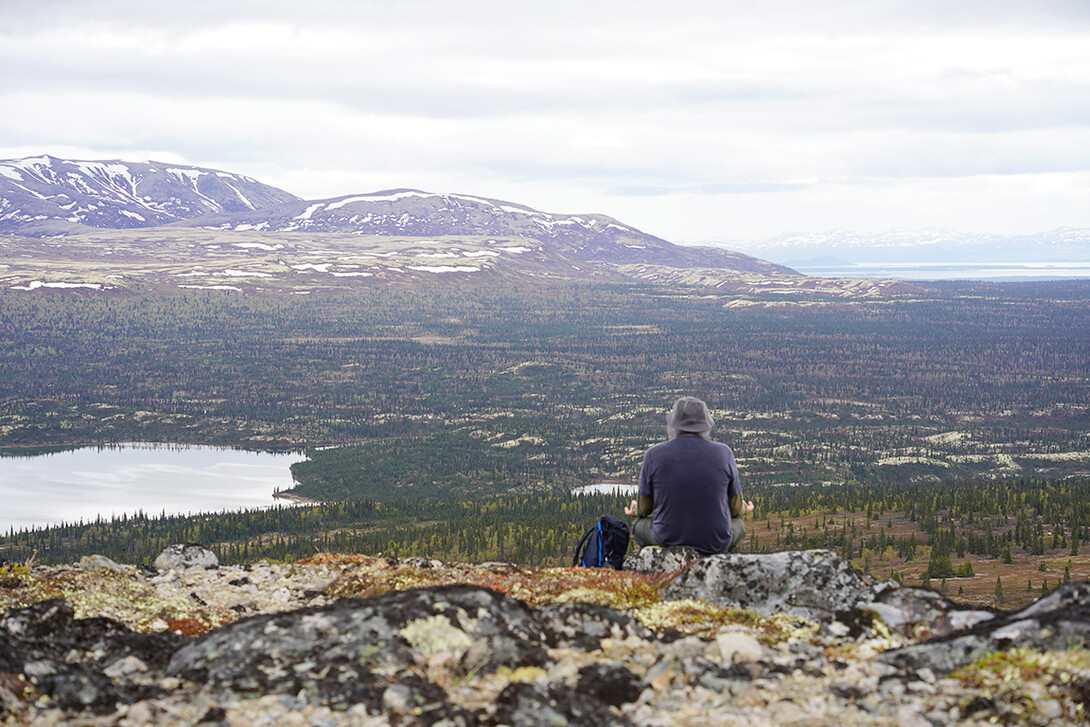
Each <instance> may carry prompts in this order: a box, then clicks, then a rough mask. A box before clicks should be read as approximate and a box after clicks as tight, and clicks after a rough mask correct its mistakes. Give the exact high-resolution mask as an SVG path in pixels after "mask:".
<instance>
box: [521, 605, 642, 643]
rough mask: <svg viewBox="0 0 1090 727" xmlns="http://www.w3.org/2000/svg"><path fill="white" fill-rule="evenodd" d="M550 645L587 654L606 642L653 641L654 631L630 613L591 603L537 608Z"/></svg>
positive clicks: (539, 619) (538, 616)
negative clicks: (607, 640)
mask: <svg viewBox="0 0 1090 727" xmlns="http://www.w3.org/2000/svg"><path fill="white" fill-rule="evenodd" d="M537 618H538V621H539V622H540V623H541V625H542V627H543V628H544V630H545V634H546V638H547V639H548V644H549V646H553V647H556V646H574V647H575V648H578V649H582V650H584V651H592V650H594V649H597V648H599V646H600V645H601V641H602V639H605V638H612V639H626V638H628V637H629V636H636V637H637V638H641V639H649V638H652V634H651V632H650V631H649V630H648V629H647V627H646V626H644V625H643V624H641V623H640V622H639V621H637V620H636V619H635V618H633V617H632V616H631V615H630V614H627V613H625V612H624V611H618V610H617V609H614V608H608V607H606V606H596V605H594V604H590V603H561V604H547V605H545V606H541V607H539V608H538V609H537Z"/></svg>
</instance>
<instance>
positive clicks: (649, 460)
mask: <svg viewBox="0 0 1090 727" xmlns="http://www.w3.org/2000/svg"><path fill="white" fill-rule="evenodd" d="M640 494H641V495H644V496H645V497H650V498H651V501H652V502H654V504H655V510H654V513H653V515H652V520H651V534H652V535H654V536H655V540H657V541H659V542H660V543H662V544H663V545H689V546H692V547H694V548H696V549H697V550H699V551H701V552H704V553H718V552H720V551H721V550H723V549H724V548H726V547H727V546H728V545H730V541H731V536H732V535H733V532H732V529H731V525H730V505H729V504H728V500H727V498H728V497H730V496H731V495H740V494H742V487H741V485H740V484H739V482H738V465H737V464H736V463H735V461H734V452H732V451H731V448H730V447H728V446H727V445H725V444H722V443H721V442H711V441H709V440H707V439H704V438H702V437H699V436H692V435H679V436H677V437H676V438H674V439H672V440H670V441H668V442H663V443H662V444H656V445H655V446H653V447H651V449H649V450H647V454H646V455H644V458H643V468H642V469H641V470H640Z"/></svg>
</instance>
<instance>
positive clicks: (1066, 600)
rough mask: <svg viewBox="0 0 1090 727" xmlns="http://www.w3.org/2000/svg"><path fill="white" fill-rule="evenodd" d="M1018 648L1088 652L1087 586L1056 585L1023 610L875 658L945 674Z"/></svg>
mask: <svg viewBox="0 0 1090 727" xmlns="http://www.w3.org/2000/svg"><path fill="white" fill-rule="evenodd" d="M1017 647H1032V648H1037V649H1045V650H1053V649H1070V648H1087V647H1090V583H1088V582H1086V581H1083V582H1080V583H1070V584H1066V585H1063V586H1060V587H1059V588H1057V589H1055V590H1053V591H1052V592H1051V593H1049V594H1048V595H1047V596H1045V597H1044V598H1041V599H1040V600H1038V601H1036V602H1035V603H1033V604H1031V605H1029V606H1027V607H1026V608H1023V609H1020V610H1018V611H1014V612H1013V613H1009V614H1003V615H998V616H994V617H992V618H989V619H986V620H981V621H979V622H977V623H975V624H972V625H970V626H968V627H967V628H963V629H959V630H952V631H949V632H947V633H944V634H941V635H938V636H936V637H933V638H931V639H929V640H927V641H924V642H923V643H919V644H912V645H910V646H906V647H904V648H901V649H896V650H893V651H887V652H885V653H883V654H882V655H881V656H880V657H879V658H880V659H881V660H882V661H885V662H886V663H888V664H891V665H893V666H896V667H898V668H902V669H909V668H911V669H920V668H922V667H929V668H930V669H932V670H933V671H936V672H940V673H948V672H951V671H953V670H954V669H958V668H960V667H962V666H965V665H967V664H971V663H972V662H973V661H975V660H977V659H979V658H980V657H981V656H984V655H985V654H987V653H989V652H992V651H1002V650H1005V649H1011V648H1017Z"/></svg>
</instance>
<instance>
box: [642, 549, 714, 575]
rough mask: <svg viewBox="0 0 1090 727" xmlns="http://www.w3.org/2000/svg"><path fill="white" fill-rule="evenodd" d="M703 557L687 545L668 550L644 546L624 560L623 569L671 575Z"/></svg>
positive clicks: (703, 556)
mask: <svg viewBox="0 0 1090 727" xmlns="http://www.w3.org/2000/svg"><path fill="white" fill-rule="evenodd" d="M705 557H707V556H705V555H704V554H703V553H701V552H700V551H699V550H697V549H695V548H690V547H689V546H687V545H673V546H670V547H668V548H664V547H661V546H658V545H645V546H643V547H642V548H640V549H639V550H637V551H636V552H635V553H633V554H632V555H630V556H628V557H627V558H625V559H624V569H625V570H631V571H636V572H638V573H672V572H673V571H676V570H681V569H682V568H685V567H686V566H688V565H690V564H692V563H695V562H697V561H698V560H701V559H703V558H705Z"/></svg>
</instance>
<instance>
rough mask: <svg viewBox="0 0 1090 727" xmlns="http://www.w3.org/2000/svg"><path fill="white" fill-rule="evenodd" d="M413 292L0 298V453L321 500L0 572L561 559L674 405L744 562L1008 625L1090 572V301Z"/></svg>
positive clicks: (969, 287) (989, 287)
mask: <svg viewBox="0 0 1090 727" xmlns="http://www.w3.org/2000/svg"><path fill="white" fill-rule="evenodd" d="M42 244H47V243H45V242H43V243H42ZM434 277H435V282H434V283H433V284H430V285H420V284H418V283H405V284H399V283H389V282H384V283H381V284H380V283H376V282H374V281H372V280H371V279H370V278H366V277H359V278H344V279H343V280H341V281H340V282H339V283H338V285H339V286H341V287H338V288H336V289H334V290H324V291H321V292H320V294H311V295H296V294H294V293H297V292H301V291H293V290H286V289H283V288H271V289H269V290H267V291H265V292H264V293H262V292H260V291H257V292H254V291H250V292H249V293H248V294H246V295H242V294H240V293H238V292H236V291H219V290H199V289H178V288H177V287H176V286H175V285H173V284H171V285H165V284H164V285H159V284H157V283H153V282H148V283H144V284H141V285H135V286H130V287H122V288H119V289H116V290H106V289H103V290H95V289H64V288H58V289H52V288H39V289H35V290H10V289H8V290H4V291H2V292H0V369H2V370H3V371H4V376H2V377H0V446H2V447H3V448H4V450H5V453H7V454H18V453H21V452H27V451H34V450H35V449H36V448H56V447H68V446H85V445H104V444H109V443H114V442H131V441H145V442H172V443H203V444H222V445H231V446H243V447H250V448H261V449H297V448H302V449H306V450H307V452H308V455H309V459H308V461H306V462H303V463H300V464H298V465H296V466H295V468H294V470H293V474H294V475H295V478H296V480H297V481H298V483H299V484H298V486H297V487H296V488H295V489H294V490H293V491H292V494H296V495H299V496H303V497H306V498H311V499H315V500H321V501H328V502H324V503H321V504H317V505H314V506H309V507H284V508H274V509H272V510H264V511H255V512H248V513H233V514H232V513H224V514H218V515H202V516H197V517H191V518H176V517H160V518H155V517H148V516H140V517H136V518H131V517H129V518H122V519H120V520H114V521H111V522H106V521H102V522H97V523H82V524H65V525H64V526H61V527H57V528H51V529H47V530H44V531H37V532H32V533H11V534H9V535H8V536H7V537H5V538H2V539H0V548H2V553H3V555H4V557H6V558H8V559H9V561H11V562H13V563H14V562H22V561H25V560H26V559H28V558H31V557H34V558H37V559H38V560H46V561H53V562H56V561H63V560H70V559H72V558H73V557H75V556H78V555H79V554H82V553H87V552H92V551H97V552H102V553H104V554H106V555H110V556H111V557H117V558H119V559H121V560H124V561H127V562H136V561H140V560H142V559H144V560H146V559H147V558H148V557H149V556H150V557H154V553H156V552H158V550H161V549H162V547H163V546H164V545H166V544H169V543H171V542H179V541H184V540H198V541H201V542H204V543H207V544H214V547H215V549H216V550H217V552H218V553H219V554H220V555H221V557H222V558H223V559H224V560H225V561H226V562H242V561H247V560H255V559H258V558H270V559H275V560H285V559H294V558H299V557H304V556H305V555H307V554H313V553H314V552H316V551H321V552H354V553H380V552H381V553H387V554H397V555H413V554H415V555H427V556H432V557H439V558H449V559H469V560H475V559H480V560H484V559H502V560H511V561H515V562H519V563H527V564H552V565H555V564H561V563H563V562H564V560H565V559H566V558H567V557H569V556H568V553H569V551H570V547H571V545H572V543H573V542H574V540H575V539H577V536H578V535H579V534H580V533H581V531H582V529H583V528H584V527H585V526H586V525H587V524H589V522H590V521H591V520H592V519H593V518H594V516H595V515H596V514H598V513H600V512H619V510H620V500H619V498H616V497H598V496H593V497H578V498H573V497H572V496H571V495H570V494H569V492H570V490H571V489H572V488H574V487H577V486H580V485H584V484H588V483H595V482H612V481H618V482H628V483H632V482H634V481H635V478H636V476H637V474H638V471H639V466H640V461H641V458H642V454H643V452H644V450H645V449H646V448H647V447H648V446H649V445H650V444H652V443H654V442H655V441H659V440H661V438H662V436H663V430H664V425H663V416H664V414H665V411H666V410H667V408H668V407H669V405H670V403H671V402H672V401H673V399H674V398H676V397H677V396H680V395H684V394H697V395H700V396H703V397H704V398H706V399H707V400H708V402H709V404H710V405H711V406H712V410H713V414H714V416H715V417H716V419H717V420H718V422H719V424H718V426H717V427H716V430H715V436H716V438H718V439H720V440H722V441H726V442H728V443H729V444H731V445H732V446H733V447H734V449H735V451H736V453H737V455H738V458H739V464H740V467H741V470H742V475H743V478H744V482H743V485H744V488H745V491H746V493H747V494H749V495H753V496H754V498H755V499H756V502H757V506H758V510H757V514H756V517H755V519H754V521H753V523H752V527H751V528H750V534H749V537H748V539H747V542H746V548H747V549H748V550H751V551H767V550H776V549H794V548H802V547H828V548H832V549H835V550H837V551H839V552H841V553H842V554H844V555H848V556H850V557H851V558H852V560H853V562H855V563H856V564H857V565H858V566H860V567H861V568H865V569H868V570H870V571H871V572H872V573H874V574H875V575H879V576H889V575H892V576H893V577H897V578H900V579H904V580H906V581H911V582H913V583H919V582H920V581H921V580H923V579H927V580H928V581H929V582H930V584H931V585H932V586H934V587H936V588H945V589H946V591H947V593H948V595H950V596H951V597H957V596H959V595H960V596H961V597H963V598H970V599H978V600H980V601H981V602H985V601H992V602H994V601H995V598H996V596H995V590H996V589H995V582H996V580H997V578H999V577H1002V581H1003V584H1004V590H1003V593H1004V602H1003V604H1004V605H1008V604H1012V603H1014V602H1015V601H1017V600H1018V599H1025V598H1029V597H1030V596H1035V595H1036V594H1037V593H1039V592H1040V590H1041V588H1042V587H1044V586H1046V585H1047V586H1052V585H1055V584H1056V583H1058V582H1062V581H1063V580H1064V579H1065V578H1072V579H1080V578H1086V577H1087V576H1088V575H1090V568H1088V563H1087V559H1086V558H1085V557H1084V555H1083V554H1084V551H1085V548H1084V547H1083V546H1082V544H1083V543H1085V541H1086V539H1087V533H1086V527H1087V519H1086V516H1087V505H1086V502H1087V498H1086V489H1087V482H1088V478H1090V434H1088V431H1090V426H1088V424H1090V417H1088V410H1090V309H1088V308H1087V305H1086V300H1087V299H1090V295H1088V293H1090V283H1086V282H1062V283H1059V282H1058V283H1032V284H1030V283H1026V284H1003V285H999V284H983V283H981V284H976V283H949V284H929V286H928V287H926V288H918V289H915V290H911V291H910V290H907V289H906V290H900V291H899V292H897V293H895V294H894V293H891V294H888V295H884V296H879V297H876V298H871V297H829V296H826V295H824V294H820V293H812V292H811V293H808V292H802V293H798V294H795V295H791V296H785V295H783V294H782V292H769V293H765V294H762V293H747V294H745V295H740V294H739V293H738V292H737V291H733V292H727V291H725V290H720V289H717V288H715V287H707V286H704V287H690V286H684V285H672V286H671V285H664V284H661V283H657V284H653V283H650V282H647V283H645V282H637V281H633V280H631V279H629V280H627V281H611V280H605V279H603V280H600V281H597V282H594V281H591V282H588V281H585V280H584V281H566V282H565V281H559V280H552V281H548V282H544V281H541V280H534V279H532V278H530V277H524V278H519V279H514V278H504V277H502V276H499V277H492V278H488V279H483V278H482V279H478V280H476V281H475V282H474V283H473V284H467V283H466V281H465V279H464V278H459V277H458V276H457V275H446V276H443V275H436V276H434ZM345 281H347V282H345ZM1042 568H1043V569H1042ZM944 579H945V583H944Z"/></svg>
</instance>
